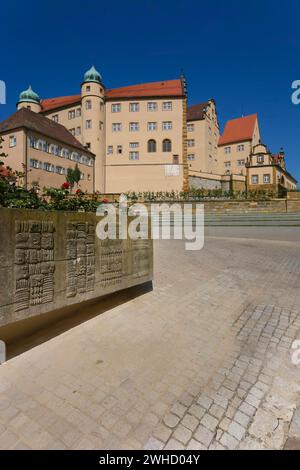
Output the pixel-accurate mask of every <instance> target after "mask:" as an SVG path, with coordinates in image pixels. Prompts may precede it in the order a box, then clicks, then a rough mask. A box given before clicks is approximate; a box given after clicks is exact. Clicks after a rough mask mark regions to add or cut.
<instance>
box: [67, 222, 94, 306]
mask: <svg viewBox="0 0 300 470" xmlns="http://www.w3.org/2000/svg"><path fill="white" fill-rule="evenodd" d="M94 287H95V224H94V223H91V222H69V223H68V224H67V297H75V296H76V295H77V294H84V293H86V292H92V291H93V290H94Z"/></svg>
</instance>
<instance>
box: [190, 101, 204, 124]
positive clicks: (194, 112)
mask: <svg viewBox="0 0 300 470" xmlns="http://www.w3.org/2000/svg"><path fill="white" fill-rule="evenodd" d="M207 106H208V102H206V103H200V104H195V105H194V106H189V107H188V110H187V120H188V121H201V120H202V119H204V116H205V110H206V108H207Z"/></svg>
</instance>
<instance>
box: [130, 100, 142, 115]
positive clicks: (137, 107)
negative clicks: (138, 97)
mask: <svg viewBox="0 0 300 470" xmlns="http://www.w3.org/2000/svg"><path fill="white" fill-rule="evenodd" d="M139 110H140V103H137V102H133V103H129V112H131V113H138V112H139Z"/></svg>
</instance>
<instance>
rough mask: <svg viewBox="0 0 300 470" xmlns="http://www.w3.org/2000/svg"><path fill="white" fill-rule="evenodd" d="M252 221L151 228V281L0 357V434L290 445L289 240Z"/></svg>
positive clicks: (32, 440)
mask: <svg viewBox="0 0 300 470" xmlns="http://www.w3.org/2000/svg"><path fill="white" fill-rule="evenodd" d="M255 230H256V229H252V233H253V235H252V236H250V235H249V231H251V229H250V228H249V229H248V228H247V239H246V238H243V237H242V235H240V237H239V238H234V239H233V238H231V237H230V236H229V231H228V230H227V231H226V238H225V237H224V238H222V237H216V238H210V237H209V238H207V239H206V243H205V248H204V249H203V250H202V251H200V252H187V251H185V250H184V244H183V243H182V242H180V241H176V242H174V241H169V242H167V241H165V242H162V241H160V242H156V244H155V280H154V289H153V291H151V292H145V293H144V295H141V296H139V297H136V298H134V299H131V300H130V301H128V302H126V303H123V304H120V305H117V306H111V308H109V306H108V309H107V311H106V312H105V313H103V314H101V315H98V316H96V317H94V318H93V319H89V320H87V321H85V322H83V323H81V324H80V325H77V326H75V327H73V328H71V329H69V330H68V331H67V332H65V333H63V334H60V335H58V336H56V337H54V338H53V339H51V340H49V341H46V342H44V343H43V344H40V345H38V346H36V347H34V348H32V349H29V350H28V351H27V352H25V353H23V354H21V355H19V356H17V357H15V358H14V359H11V360H9V361H8V362H7V363H5V364H3V365H2V366H0V448H1V449H2V448H3V449H8V448H12V449H27V448H33V449H65V448H70V449H82V448H83V449H114V448H117V449H142V448H145V449H163V448H165V449H172V450H173V449H186V448H187V449H195V450H196V449H207V448H208V449H237V448H242V449H252V448H261V449H264V448H269V449H281V448H283V447H284V446H285V447H286V448H295V447H297V446H298V447H300V446H299V439H300V414H299V405H300V393H299V392H300V365H299V366H296V365H293V364H292V362H291V354H292V349H291V345H292V343H293V341H294V339H300V290H299V287H300V256H299V253H300V242H296V241H294V242H287V241H280V240H278V239H277V240H272V241H270V240H268V239H267V238H268V234H269V233H270V232H269V231H268V230H270V229H266V230H265V232H262V231H263V230H264V229H262V228H259V239H258V237H257V238H256V231H255ZM278 230H280V229H278ZM274 231H276V228H272V233H274ZM263 233H265V236H262V234H263ZM218 235H219V234H218ZM277 238H280V236H277ZM299 239H300V237H299ZM140 290H141V292H143V289H142V288H141V289H140ZM92 308H96V309H97V306H96V307H88V308H87V312H81V314H82V316H83V318H84V314H85V313H86V314H88V313H89V312H88V310H90V309H92ZM99 311H100V308H99ZM30 341H31V342H32V344H36V342H37V338H36V337H32V338H31V339H30V340H29V343H30Z"/></svg>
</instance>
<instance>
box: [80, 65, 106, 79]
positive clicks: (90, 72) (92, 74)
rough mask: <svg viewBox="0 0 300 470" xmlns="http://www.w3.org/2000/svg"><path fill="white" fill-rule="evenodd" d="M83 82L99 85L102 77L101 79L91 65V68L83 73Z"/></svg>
mask: <svg viewBox="0 0 300 470" xmlns="http://www.w3.org/2000/svg"><path fill="white" fill-rule="evenodd" d="M83 81H84V82H97V83H101V82H102V77H101V75H100V73H99V72H98V71H97V70H96V69H95V67H94V66H93V65H92V67H91V68H90V69H89V70H88V71H87V72H85V74H84V79H83Z"/></svg>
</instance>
